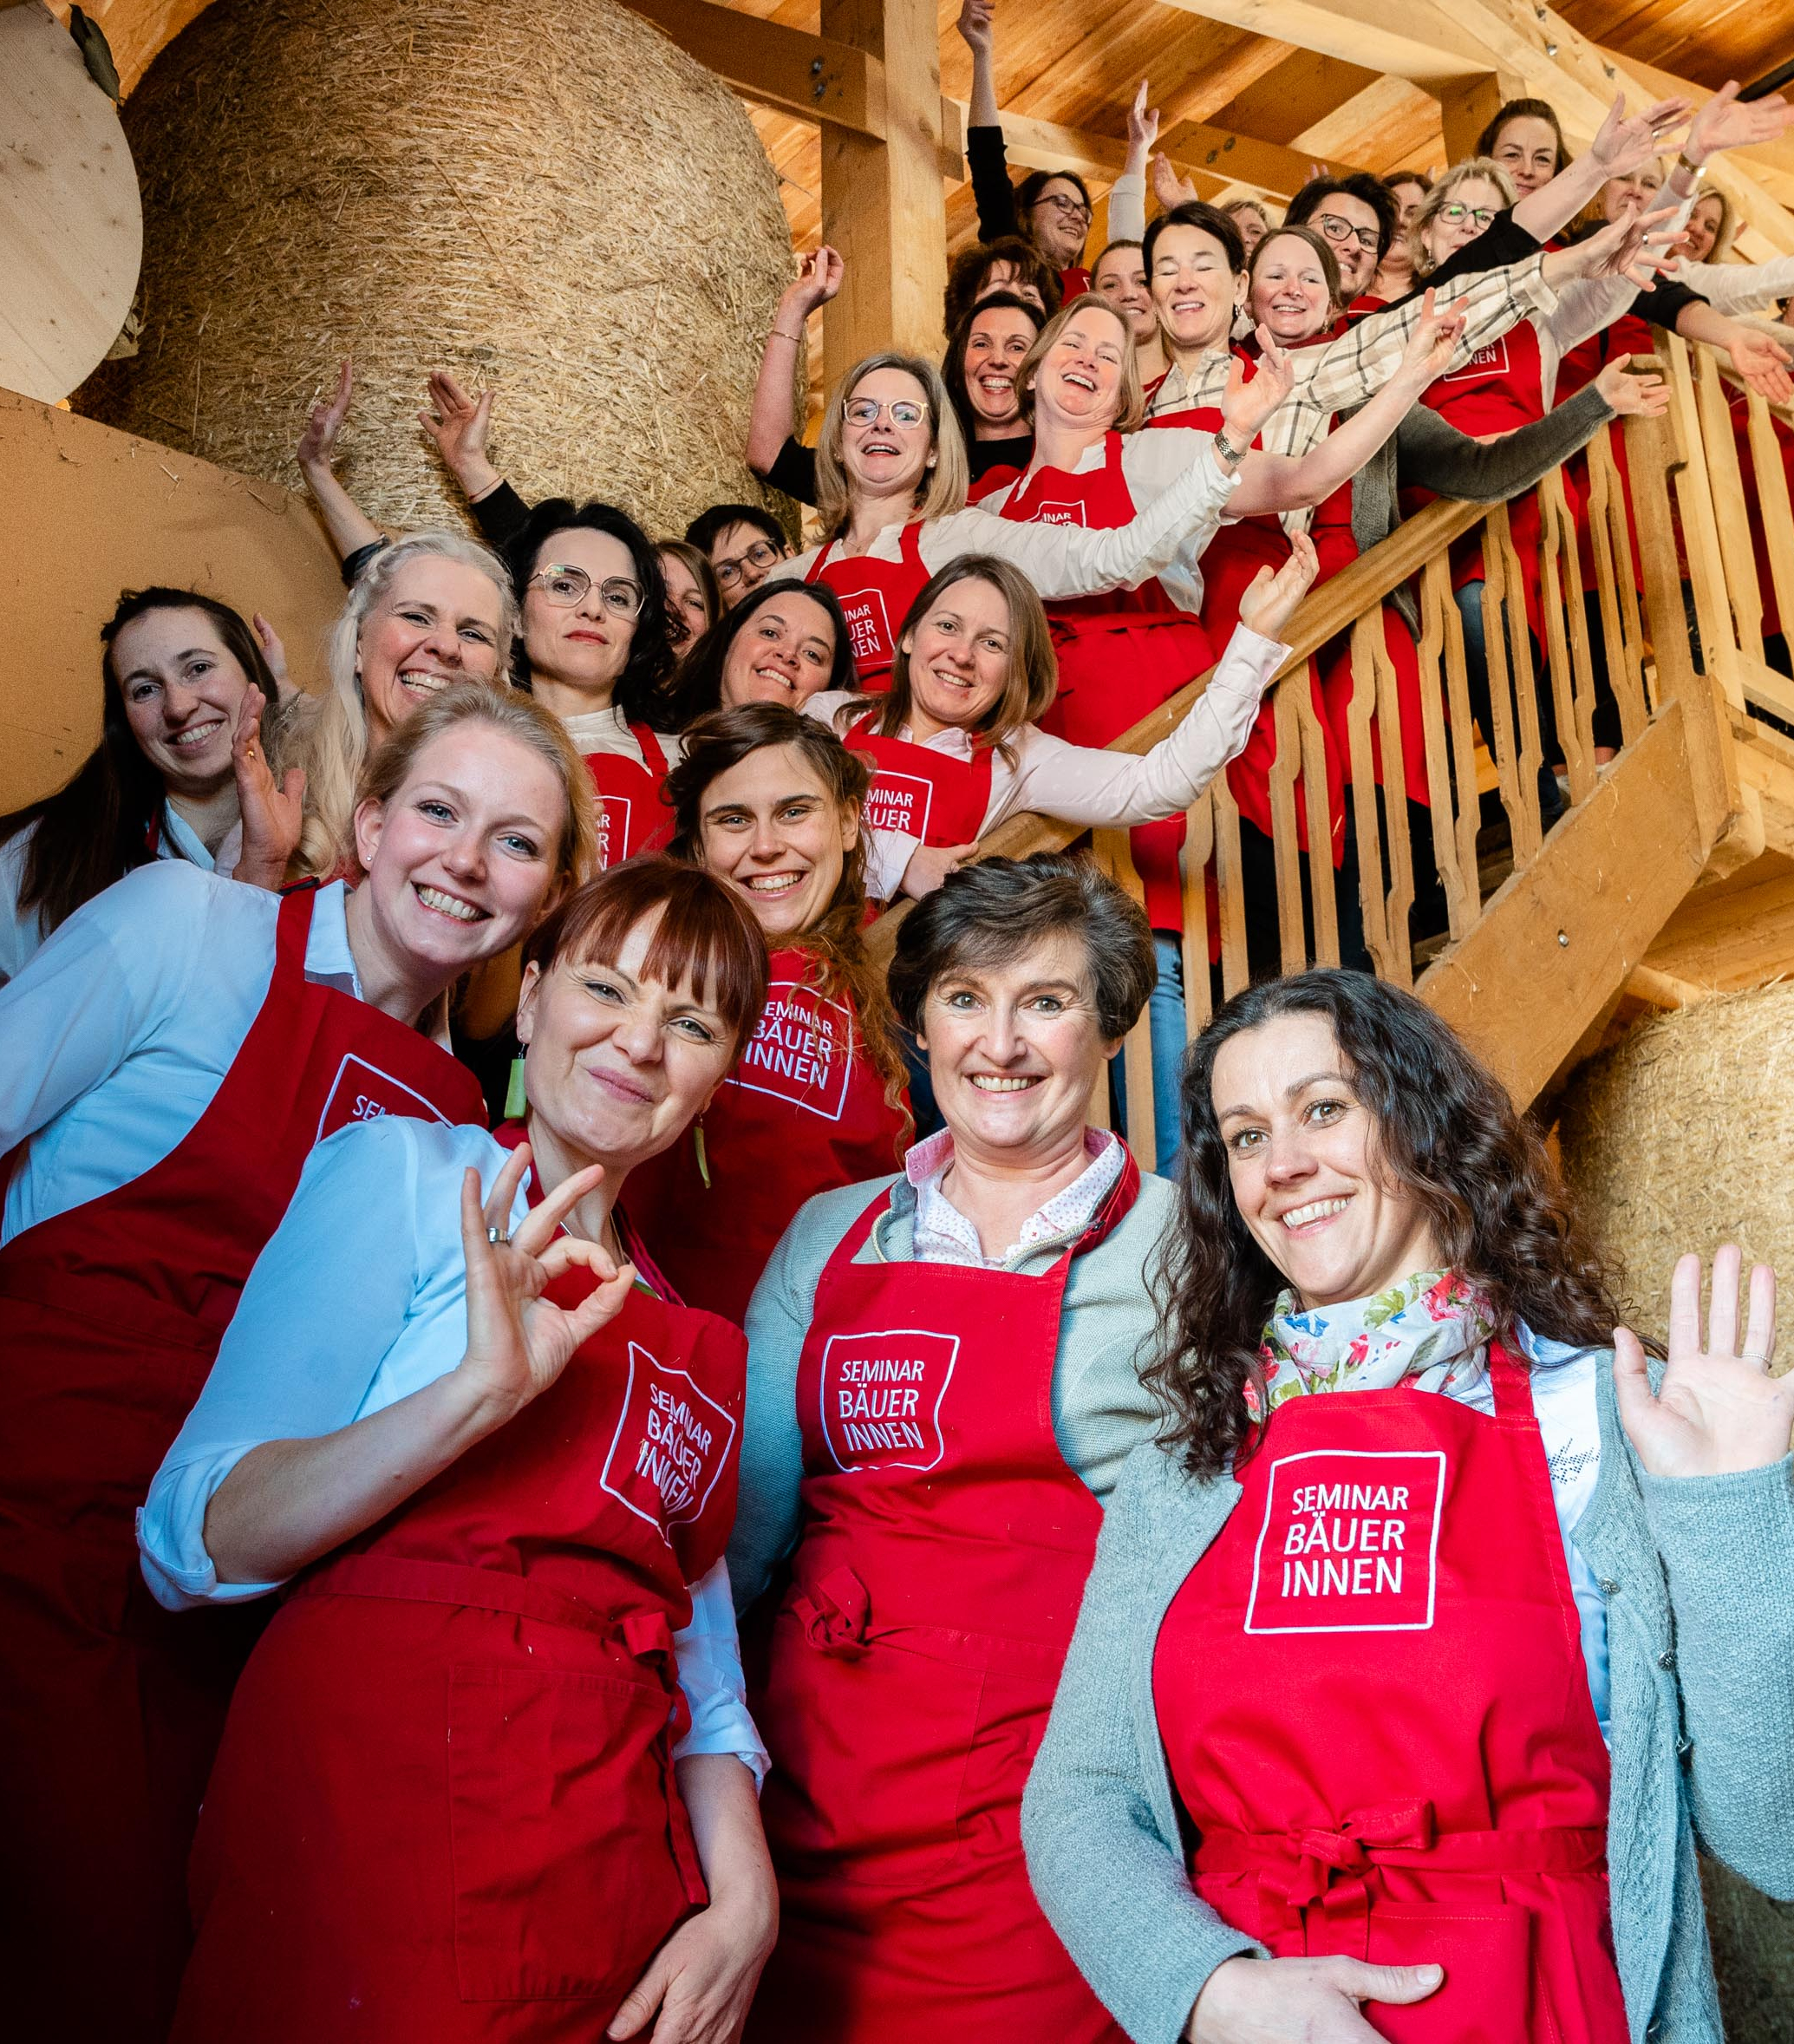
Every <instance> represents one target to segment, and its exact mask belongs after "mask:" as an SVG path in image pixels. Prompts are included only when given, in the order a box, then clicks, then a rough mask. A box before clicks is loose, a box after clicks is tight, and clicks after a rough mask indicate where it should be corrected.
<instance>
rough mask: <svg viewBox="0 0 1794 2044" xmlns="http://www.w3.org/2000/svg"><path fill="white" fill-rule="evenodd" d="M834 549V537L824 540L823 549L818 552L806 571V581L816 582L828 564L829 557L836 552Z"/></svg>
mask: <svg viewBox="0 0 1794 2044" xmlns="http://www.w3.org/2000/svg"><path fill="white" fill-rule="evenodd" d="M834 550H835V543H834V541H833V540H832V539H825V540H824V541H823V543H822V548H821V551H820V552H819V553H818V554H817V556H816V558H815V559H814V560H813V561H812V562H811V563H810V565H809V566H808V567H807V568H806V569H805V571H804V579H805V581H806V582H814V581H816V580H817V579H818V578H819V576H820V575H821V573H822V571H823V569H824V568H825V566H826V565H828V557H829V556H830V554H832V552H834Z"/></svg>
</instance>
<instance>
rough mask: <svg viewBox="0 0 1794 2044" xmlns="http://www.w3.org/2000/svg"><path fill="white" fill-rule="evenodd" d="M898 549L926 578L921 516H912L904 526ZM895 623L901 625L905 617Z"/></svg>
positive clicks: (926, 570)
mask: <svg viewBox="0 0 1794 2044" xmlns="http://www.w3.org/2000/svg"><path fill="white" fill-rule="evenodd" d="M897 551H898V552H899V553H900V554H901V555H902V556H903V558H904V563H905V564H906V565H908V566H910V567H912V568H917V569H919V570H920V571H921V572H922V574H923V577H924V578H926V577H927V574H928V563H927V562H926V561H925V560H923V558H922V520H921V519H919V518H912V519H910V522H909V524H908V525H906V526H904V532H903V537H902V539H899V540H898V542H897ZM895 623H896V624H897V626H901V625H902V624H903V619H902V618H901V617H899V618H897V620H896V621H895Z"/></svg>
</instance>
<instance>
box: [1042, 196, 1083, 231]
mask: <svg viewBox="0 0 1794 2044" xmlns="http://www.w3.org/2000/svg"><path fill="white" fill-rule="evenodd" d="M1034 204H1035V205H1036V206H1057V207H1058V208H1059V214H1060V219H1063V220H1067V221H1071V220H1077V221H1079V222H1080V223H1081V225H1084V226H1086V227H1087V226H1088V225H1090V208H1089V207H1088V206H1086V205H1085V203H1084V201H1083V200H1082V199H1068V198H1067V196H1066V194H1065V193H1063V192H1048V193H1046V195H1045V196H1044V197H1043V198H1040V199H1035V201H1034Z"/></svg>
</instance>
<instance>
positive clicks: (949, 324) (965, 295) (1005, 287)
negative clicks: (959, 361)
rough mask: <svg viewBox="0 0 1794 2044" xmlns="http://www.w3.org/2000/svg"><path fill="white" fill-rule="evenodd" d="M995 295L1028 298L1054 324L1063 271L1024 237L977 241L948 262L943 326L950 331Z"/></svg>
mask: <svg viewBox="0 0 1794 2044" xmlns="http://www.w3.org/2000/svg"><path fill="white" fill-rule="evenodd" d="M993 291H1013V292H1014V294H1015V296H1016V297H1018V298H1025V299H1026V300H1027V303H1028V304H1030V305H1032V306H1033V307H1034V310H1036V311H1037V312H1038V313H1039V314H1040V316H1041V318H1042V319H1050V318H1052V317H1053V315H1054V313H1055V312H1057V311H1058V310H1059V308H1060V305H1061V304H1063V303H1064V302H1065V292H1064V291H1063V289H1062V288H1061V286H1060V277H1059V271H1058V270H1057V269H1056V268H1055V267H1054V264H1053V260H1052V258H1050V257H1048V256H1046V255H1043V254H1042V253H1041V251H1040V250H1039V249H1038V248H1036V247H1035V245H1034V243H1033V242H1031V241H1028V240H1026V239H1024V238H1023V237H1022V236H1021V235H1020V234H999V235H998V236H997V237H996V238H995V240H994V241H975V242H971V243H969V245H967V246H966V247H964V248H962V249H960V250H958V251H956V252H955V253H954V254H953V255H951V256H949V258H948V259H947V289H946V291H945V292H944V294H943V297H942V300H941V310H942V323H943V325H944V326H945V327H946V328H947V330H948V331H949V332H951V331H952V330H953V329H954V328H955V327H956V326H957V325H958V324H959V323H960V321H961V320H962V319H963V318H964V317H965V316H966V314H967V313H968V312H969V311H970V310H972V308H973V307H974V306H975V305H980V304H982V303H983V302H984V300H985V299H986V298H988V297H989V296H990V295H991V293H992V292H993Z"/></svg>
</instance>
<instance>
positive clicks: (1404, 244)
mask: <svg viewBox="0 0 1794 2044" xmlns="http://www.w3.org/2000/svg"><path fill="white" fill-rule="evenodd" d="M1383 182H1384V183H1385V184H1386V186H1388V187H1389V196H1390V197H1391V198H1392V199H1394V201H1395V214H1396V224H1395V234H1394V238H1393V239H1392V240H1391V242H1390V244H1389V245H1388V247H1387V248H1386V249H1385V250H1384V251H1383V256H1382V260H1381V261H1380V263H1379V264H1377V271H1376V275H1375V276H1374V277H1373V278H1372V279H1371V284H1370V291H1369V296H1370V297H1373V298H1374V299H1375V300H1376V302H1377V304H1380V305H1393V304H1394V303H1395V302H1396V300H1397V299H1398V298H1405V297H1407V295H1408V293H1409V292H1410V291H1412V290H1413V288H1414V261H1413V257H1412V253H1411V252H1410V251H1409V248H1408V229H1409V228H1410V227H1411V226H1412V225H1413V222H1414V214H1415V212H1417V211H1418V210H1419V205H1420V201H1421V200H1422V199H1425V196H1426V194H1427V193H1429V192H1430V191H1432V179H1431V178H1429V177H1428V176H1427V175H1426V173H1425V172H1424V171H1418V170H1398V171H1393V172H1392V173H1390V174H1389V176H1388V177H1386V178H1385V179H1384V180H1383Z"/></svg>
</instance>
